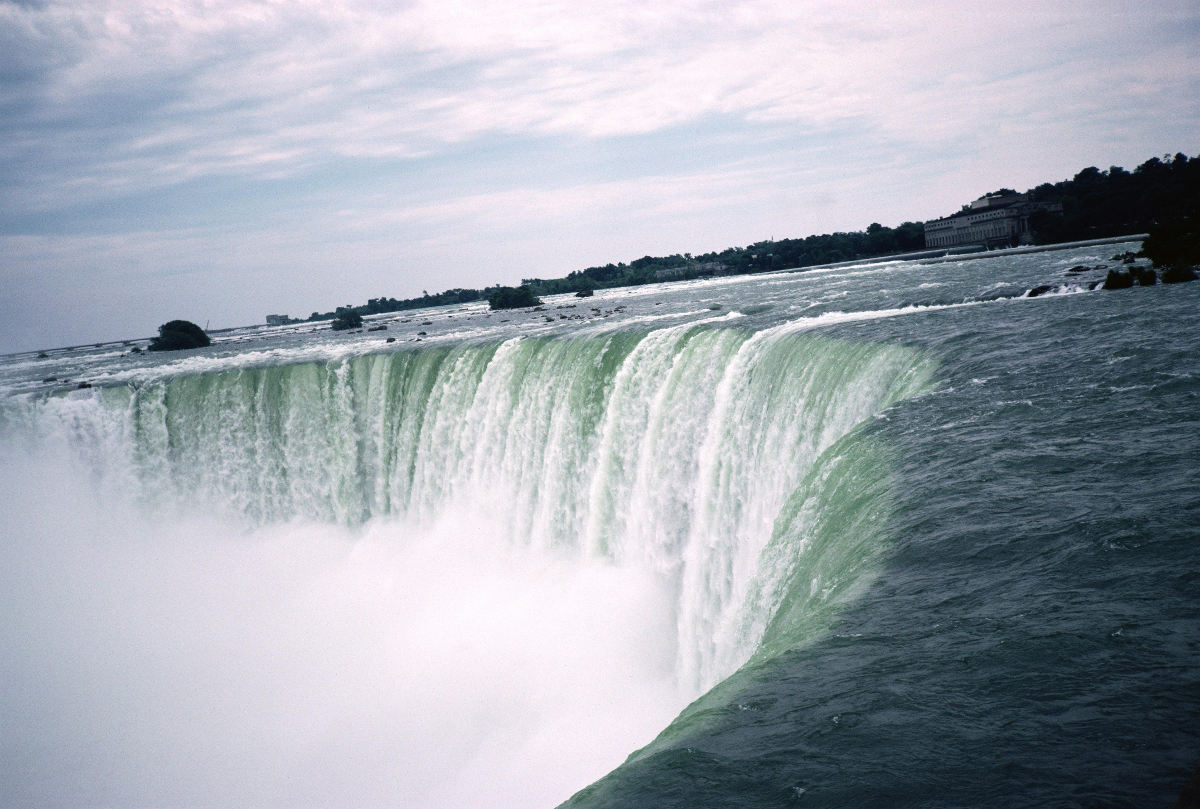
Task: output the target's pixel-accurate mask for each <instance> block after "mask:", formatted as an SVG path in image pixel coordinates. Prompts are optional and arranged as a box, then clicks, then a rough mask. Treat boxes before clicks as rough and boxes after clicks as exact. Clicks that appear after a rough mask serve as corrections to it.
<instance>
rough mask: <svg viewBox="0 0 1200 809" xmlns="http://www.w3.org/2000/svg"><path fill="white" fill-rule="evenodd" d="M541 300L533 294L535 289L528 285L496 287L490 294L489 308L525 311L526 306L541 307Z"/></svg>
mask: <svg viewBox="0 0 1200 809" xmlns="http://www.w3.org/2000/svg"><path fill="white" fill-rule="evenodd" d="M541 303H542V302H541V300H539V299H538V297H537V296H536V295H534V294H533V288H532V287H529V286H527V285H521V286H519V287H496V288H495V289H493V290H491V291H489V292H488V306H490V307H491V308H492V309H493V310H495V309H523V308H525V307H526V306H540V305H541Z"/></svg>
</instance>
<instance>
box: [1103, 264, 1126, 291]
mask: <svg viewBox="0 0 1200 809" xmlns="http://www.w3.org/2000/svg"><path fill="white" fill-rule="evenodd" d="M1131 286H1133V275H1132V274H1131V273H1129V272H1127V271H1125V270H1117V269H1112V270H1109V271H1108V275H1106V276H1104V289H1129V288H1130V287H1131Z"/></svg>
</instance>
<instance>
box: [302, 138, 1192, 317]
mask: <svg viewBox="0 0 1200 809" xmlns="http://www.w3.org/2000/svg"><path fill="white" fill-rule="evenodd" d="M1001 190H1009V189H1001ZM990 193H996V192H990ZM1025 193H1027V194H1028V195H1029V199H1030V201H1031V202H1048V203H1060V204H1061V205H1062V213H1061V214H1054V213H1047V212H1039V213H1035V214H1033V215H1032V216H1031V217H1030V226H1031V228H1032V230H1033V234H1034V243H1035V244H1053V243H1055V242H1064V241H1074V240H1078V239H1097V238H1104V237H1106V236H1123V235H1125V234H1129V233H1144V232H1146V231H1149V230H1150V229H1151V228H1153V227H1154V226H1155V225H1158V224H1160V223H1164V222H1171V221H1173V220H1177V219H1180V218H1185V219H1186V218H1189V217H1192V218H1194V217H1196V216H1200V155H1198V156H1196V157H1192V158H1188V157H1187V155H1184V154H1182V153H1180V154H1176V155H1175V156H1174V157H1171V156H1170V155H1164V156H1163V157H1162V158H1158V157H1152V158H1150V159H1149V160H1147V161H1146V162H1144V163H1142V164H1141V165H1140V166H1138V167H1137V168H1135V169H1134V170H1133V171H1127V170H1125V169H1124V168H1122V167H1120V166H1111V167H1109V168H1108V169H1107V170H1101V169H1098V168H1096V167H1095V166H1089V167H1087V168H1085V169H1082V170H1081V171H1079V172H1078V173H1076V174H1075V176H1074V177H1073V178H1071V179H1069V180H1060V181H1059V182H1057V183H1043V184H1041V185H1039V186H1037V187H1036V188H1031V189H1029V190H1028V191H1026V192H1025ZM979 196H983V195H982V194H980V195H979ZM949 213H953V212H949ZM924 227H925V223H924V222H903V223H901V224H899V225H897V226H896V227H894V228H893V227H887V226H885V225H881V224H879V223H878V222H873V223H871V224H870V225H868V226H867V228H866V229H865V230H861V231H852V232H848V233H825V234H821V235H819V236H815V235H814V236H805V237H802V238H791V239H779V240H767V241H761V242H755V243H754V244H751V245H747V246H746V247H729V248H726V249H725V250H721V251H720V252H710V253H703V254H700V255H692V254H691V253H682V254H680V253H676V254H675V255H671V256H643V257H642V258H639V259H635V260H633V261H631V262H629V263H628V264H626V263H624V262H621V263H618V264H605V265H604V266H602V267H588V268H586V269H582V270H575V271H573V272H571V273H568V274H567V275H566V276H564V277H562V278H549V279H544V278H525V279H523V280H522V281H521V285H522V286H528V287H530V288H531V290H532V293H533V294H534V295H553V294H555V293H561V292H581V291H584V290H595V289H606V288H611V287H624V286H636V285H639V284H649V283H654V282H656V281H675V280H686V279H690V278H702V277H706V276H712V275H743V274H746V273H756V272H768V271H770V270H784V269H802V268H804V267H811V266H815V265H818V264H830V263H834V262H839V261H857V260H860V259H867V258H878V257H880V256H888V255H895V254H900V253H910V252H914V251H919V250H923V249H925V231H924ZM505 288H506V287H503V286H502V285H495V286H490V287H486V288H484V289H448V290H445V291H444V292H438V293H435V294H433V295H430V294H429V293H428V292H426V293H425V294H424V295H422V296H421V297H419V298H405V299H399V300H397V299H396V298H371V299H370V300H369V301H367V302H366V303H365V304H363V305H361V306H340V307H338V308H337V310H335V311H333V312H313V313H312V314H311V315H309V317H308V318H306V320H309V321H317V320H331V319H333V318H334V317H335V316H336V315H337V314H338V313H339V312H343V311H351V312H354V313H356V314H359V315H374V314H381V313H385V312H399V311H404V310H406V309H420V308H424V307H427V306H443V305H452V304H462V303H470V302H472V301H481V300H487V299H488V297H489V295H492V294H494V293H495V292H496V291H497V290H500V289H505Z"/></svg>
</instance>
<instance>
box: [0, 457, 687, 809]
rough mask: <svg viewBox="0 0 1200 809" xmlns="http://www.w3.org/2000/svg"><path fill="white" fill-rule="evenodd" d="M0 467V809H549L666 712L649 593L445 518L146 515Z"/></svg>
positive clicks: (68, 475)
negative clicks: (268, 522) (352, 526)
mask: <svg viewBox="0 0 1200 809" xmlns="http://www.w3.org/2000/svg"><path fill="white" fill-rule="evenodd" d="M4 460H5V461H6V462H18V461H19V466H18V465H14V464H13V463H5V465H4V469H5V470H6V471H5V473H4V481H3V483H4V487H5V491H6V492H7V493H8V494H7V495H6V498H5V499H6V509H5V525H6V541H5V542H4V543H3V545H2V546H0V616H2V617H3V620H0V677H2V678H3V682H4V688H3V689H2V690H0V724H2V725H3V727H4V733H3V734H2V738H0V803H2V804H4V805H6V806H27V807H76V806H122V807H126V809H135V808H136V807H153V806H190V807H225V806H241V807H295V806H313V807H355V809H361V808H362V807H372V806H381V807H382V806H388V807H461V806H482V805H486V806H493V807H514V809H516V808H517V807H520V809H528V807H537V806H545V807H550V806H553V805H556V804H557V803H558V802H560V801H562V800H564V799H566V798H567V797H569V795H570V794H571V793H573V792H574V791H575V790H577V789H580V788H582V787H583V786H585V785H586V784H587V783H589V782H590V781H592V780H594V779H596V778H599V777H600V776H602V775H603V774H604V773H606V772H607V771H608V770H609V769H611V768H613V767H615V766H616V765H617V764H619V763H620V762H621V760H622V759H623V758H624V756H625V755H626V754H627V753H628V752H629V750H631V749H633V748H635V747H637V746H640V745H642V744H645V743H647V742H649V741H650V739H651V738H652V737H653V735H654V734H656V733H657V732H658V731H659V730H660V729H661V728H662V727H663V726H665V724H666V723H667V722H668V721H670V719H671V718H673V716H674V714H675V713H676V712H677V711H678V710H679V709H680V708H682V706H683V704H684V701H685V696H684V695H681V694H679V693H677V692H676V691H675V688H674V686H673V684H672V663H673V654H674V649H673V646H672V636H673V624H672V613H671V609H670V607H669V602H668V599H667V595H666V593H665V592H664V589H663V583H662V582H660V581H657V580H655V579H654V578H653V577H648V576H644V575H640V574H637V573H634V572H632V571H629V570H623V569H620V568H616V567H612V566H610V565H606V564H601V563H598V562H597V563H594V564H593V563H591V562H587V561H584V560H577V559H576V560H569V559H564V558H559V557H556V556H554V555H553V554H548V553H533V552H525V551H522V550H519V549H512V550H511V551H510V552H506V551H504V550H503V549H500V548H497V547H496V543H494V542H489V541H488V536H487V535H486V533H480V532H481V531H484V532H486V528H481V527H480V526H472V525H471V524H470V523H468V522H464V521H461V520H458V521H455V523H454V524H453V525H449V524H447V525H443V526H442V527H440V528H438V529H436V530H434V531H432V532H430V533H425V534H414V533H412V532H410V531H406V530H404V529H403V528H401V527H400V526H398V525H395V524H388V523H379V524H375V525H372V526H370V527H369V528H368V529H367V530H366V531H365V532H364V533H363V534H361V535H355V534H352V533H350V532H346V531H343V530H340V529H336V528H333V527H330V526H312V525H308V526H306V525H299V524H297V525H290V526H278V527H274V528H270V529H264V530H261V531H257V532H253V533H245V532H242V531H239V530H238V529H236V528H233V527H230V526H227V525H222V524H220V523H219V522H215V521H202V520H197V519H195V518H187V517H184V518H179V517H178V516H176V517H170V516H168V515H162V516H161V518H148V517H146V516H144V515H140V514H139V513H138V512H137V510H135V509H134V508H133V507H132V506H131V504H128V503H124V502H122V499H121V498H120V496H113V495H114V494H115V493H114V492H110V493H107V494H106V495H105V496H104V499H103V500H102V499H101V498H100V497H99V496H97V495H96V494H95V491H94V490H93V489H92V488H91V487H90V486H89V485H88V484H86V483H84V482H82V481H79V480H76V479H75V475H74V473H73V472H72V470H71V469H70V468H69V467H68V466H67V465H65V464H64V465H62V466H59V465H57V464H55V463H54V462H52V461H50V460H49V458H48V457H46V456H43V457H41V458H38V459H31V458H28V457H24V456H21V455H19V454H17V453H12V452H5V453H4ZM34 473H36V474H34ZM117 488H119V487H117ZM64 502H70V503H72V508H70V509H63V508H61V507H60V506H61V503H64Z"/></svg>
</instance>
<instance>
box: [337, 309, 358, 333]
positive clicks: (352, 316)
mask: <svg viewBox="0 0 1200 809" xmlns="http://www.w3.org/2000/svg"><path fill="white" fill-rule="evenodd" d="M362 324H363V319H362V315H360V314H359V313H358V312H356V311H354V310H353V309H347V308H346V307H344V306H339V307H338V310H337V314H336V315H335V316H334V318H333V323H332V324H330V326H329V328H331V329H333V330H334V331H345V330H346V329H361V328H362Z"/></svg>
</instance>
